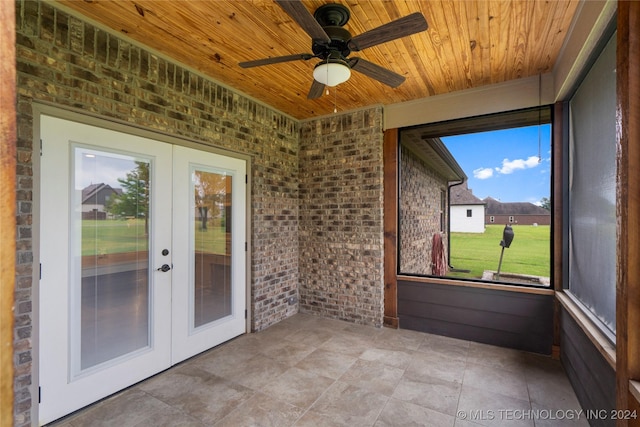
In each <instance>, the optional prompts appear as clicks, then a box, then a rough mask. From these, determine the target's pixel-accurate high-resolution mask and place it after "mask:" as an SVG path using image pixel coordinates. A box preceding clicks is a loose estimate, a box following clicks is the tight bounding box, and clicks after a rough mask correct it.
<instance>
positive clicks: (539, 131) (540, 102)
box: [538, 73, 542, 163]
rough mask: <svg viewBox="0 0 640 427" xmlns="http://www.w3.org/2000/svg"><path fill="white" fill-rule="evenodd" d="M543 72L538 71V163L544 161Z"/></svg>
mask: <svg viewBox="0 0 640 427" xmlns="http://www.w3.org/2000/svg"><path fill="white" fill-rule="evenodd" d="M541 121H542V73H538V163H542V142H541V139H542V130H541V129H540V128H541V127H542V123H540V122H541Z"/></svg>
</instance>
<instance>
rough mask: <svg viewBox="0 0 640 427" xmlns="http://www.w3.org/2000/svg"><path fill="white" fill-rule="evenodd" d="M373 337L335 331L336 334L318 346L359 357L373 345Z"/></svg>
mask: <svg viewBox="0 0 640 427" xmlns="http://www.w3.org/2000/svg"><path fill="white" fill-rule="evenodd" d="M374 342H375V339H374V337H368V336H366V335H361V334H355V333H353V332H346V331H337V332H336V335H335V336H333V337H332V338H331V339H329V340H327V341H326V342H324V343H323V344H322V345H321V346H320V348H321V349H324V350H328V351H333V352H335V353H340V354H345V355H347V356H353V357H359V356H360V355H361V354H362V353H364V352H365V351H366V350H367V349H369V348H371V347H373V346H374Z"/></svg>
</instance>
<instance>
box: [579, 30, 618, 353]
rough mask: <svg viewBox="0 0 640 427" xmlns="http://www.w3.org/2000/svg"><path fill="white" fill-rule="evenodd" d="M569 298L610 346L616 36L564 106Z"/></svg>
mask: <svg viewBox="0 0 640 427" xmlns="http://www.w3.org/2000/svg"><path fill="white" fill-rule="evenodd" d="M569 111H570V114H569V115H570V124H569V135H570V137H569V148H570V149H569V211H568V218H569V221H568V222H569V236H568V242H569V289H568V293H569V294H570V295H572V296H573V297H574V298H575V300H577V301H578V303H579V304H580V305H581V306H582V307H583V309H584V310H585V312H586V313H588V314H590V315H591V317H592V319H593V320H594V321H595V323H596V324H597V325H598V326H600V327H601V329H602V330H603V332H605V334H607V335H608V336H609V338H610V339H611V340H612V341H615V332H616V312H615V296H616V128H615V124H616V117H615V113H616V37H615V34H614V35H613V36H611V38H610V39H609V40H608V42H607V44H606V46H605V47H604V49H603V50H602V52H601V53H600V55H599V57H598V58H597V60H596V61H595V62H594V64H593V66H592V67H591V69H590V70H589V72H588V74H587V75H586V77H585V78H584V80H583V81H582V83H581V84H580V86H579V87H578V89H577V91H576V92H575V94H574V95H573V97H572V98H571V101H570V103H569Z"/></svg>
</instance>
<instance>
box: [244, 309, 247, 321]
mask: <svg viewBox="0 0 640 427" xmlns="http://www.w3.org/2000/svg"><path fill="white" fill-rule="evenodd" d="M244 318H245V319H246V318H247V310H245V311H244Z"/></svg>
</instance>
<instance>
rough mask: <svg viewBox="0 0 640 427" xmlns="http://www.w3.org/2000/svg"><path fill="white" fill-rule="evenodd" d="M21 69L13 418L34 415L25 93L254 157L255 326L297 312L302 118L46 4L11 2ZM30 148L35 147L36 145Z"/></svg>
mask: <svg viewBox="0 0 640 427" xmlns="http://www.w3.org/2000/svg"><path fill="white" fill-rule="evenodd" d="M16 31H17V41H16V44H17V48H16V50H17V71H18V77H17V78H18V106H17V108H18V155H17V157H18V165H17V187H18V188H17V204H18V206H17V214H18V216H17V222H18V231H17V233H18V234H17V261H16V262H17V278H16V294H15V299H16V301H15V303H16V311H15V342H14V346H15V357H14V360H15V375H16V377H15V396H16V401H15V414H14V417H15V425H16V426H25V425H31V421H32V420H31V415H30V410H31V407H32V405H33V404H36V402H37V396H31V394H30V391H29V386H30V384H31V381H32V372H33V360H34V355H33V352H32V348H33V344H34V343H33V342H32V331H33V327H34V324H33V319H34V313H33V308H32V307H33V301H34V298H35V296H34V288H33V283H34V279H33V277H32V271H33V262H34V257H33V250H34V247H33V236H34V234H35V233H37V228H33V224H32V214H33V206H34V205H33V202H34V200H33V185H34V182H33V162H32V157H33V156H34V155H37V154H34V147H33V115H32V103H33V102H34V101H40V102H47V103H50V104H56V105H60V106H63V107H70V108H74V109H78V110H83V111H88V112H91V113H94V114H97V115H100V116H104V117H112V118H116V119H120V120H124V121H128V122H131V123H135V124H136V125H139V126H143V127H145V128H148V129H152V130H157V131H160V132H164V133H168V134H172V135H174V136H178V137H185V138H189V139H192V140H197V141H200V142H203V143H205V144H209V145H214V146H217V147H222V148H228V149H233V150H235V151H238V152H242V153H246V154H249V155H251V156H253V160H252V167H253V169H252V177H251V179H252V186H253V187H252V194H251V215H252V244H253V247H252V256H253V260H252V265H251V272H252V280H253V281H252V307H251V308H252V312H253V319H252V328H253V329H254V330H261V329H264V328H266V327H268V326H269V325H271V324H273V323H276V322H278V321H280V320H282V319H283V318H286V317H288V316H290V315H292V314H293V313H295V312H297V310H298V306H297V305H289V304H287V298H288V297H289V296H295V295H297V292H298V291H297V288H298V281H299V279H298V140H299V126H300V124H299V123H298V122H297V121H295V120H293V119H291V118H289V117H288V116H285V115H282V114H280V113H279V112H277V111H274V110H273V109H270V108H269V107H266V106H264V105H262V104H259V103H256V102H254V101H252V100H250V99H248V98H246V97H243V96H242V95H241V94H238V93H235V92H234V91H233V90H230V89H228V88H225V87H223V86H220V85H217V84H215V83H214V82H212V81H210V80H208V79H206V78H204V77H203V76H201V75H199V74H197V73H195V72H193V71H192V70H189V69H187V68H185V67H184V66H181V65H179V64H177V63H174V62H171V61H168V60H165V59H163V58H162V57H159V56H157V55H155V54H153V53H151V52H148V51H146V50H144V49H142V48H140V47H137V46H136V45H133V44H131V43H128V42H127V41H125V40H123V39H122V38H121V37H119V36H117V35H112V34H109V33H107V32H104V31H102V30H100V29H98V28H95V27H93V26H91V25H89V24H87V23H85V22H83V21H82V20H79V19H77V18H74V17H72V16H69V15H67V14H66V13H64V12H61V11H59V10H57V9H55V8H53V7H52V5H51V4H49V3H41V2H37V1H31V0H28V1H24V0H19V1H17V2H16ZM36 153H37V151H36Z"/></svg>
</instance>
